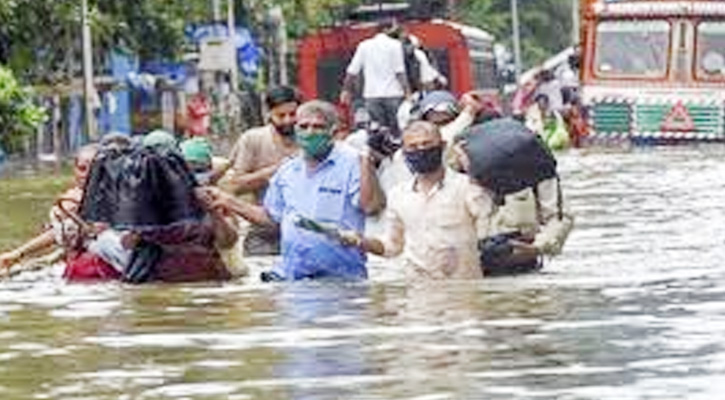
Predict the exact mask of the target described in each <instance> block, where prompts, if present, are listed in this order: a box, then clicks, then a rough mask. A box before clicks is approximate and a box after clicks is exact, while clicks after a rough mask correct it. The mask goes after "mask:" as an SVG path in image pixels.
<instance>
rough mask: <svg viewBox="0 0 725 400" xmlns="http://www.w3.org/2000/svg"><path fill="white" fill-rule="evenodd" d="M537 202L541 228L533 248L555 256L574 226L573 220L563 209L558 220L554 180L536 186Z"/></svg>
mask: <svg viewBox="0 0 725 400" xmlns="http://www.w3.org/2000/svg"><path fill="white" fill-rule="evenodd" d="M537 191H538V193H537V199H536V200H537V201H538V203H539V206H538V208H539V217H540V220H541V228H540V229H539V232H538V233H537V234H536V237H535V238H534V246H536V248H538V249H539V250H540V251H541V252H542V253H543V254H547V255H556V254H559V253H560V252H561V248H562V247H563V246H564V242H565V241H566V238H567V237H568V236H569V232H570V231H571V229H572V227H573V225H574V218H573V217H572V216H571V214H570V213H569V212H568V211H567V210H566V209H565V208H564V206H563V203H564V200H563V199H561V204H562V210H561V214H562V215H561V217H562V218H559V195H560V193H559V189H558V182H557V179H556V178H553V179H548V180H545V181H543V182H540V183H539V185H538V186H537Z"/></svg>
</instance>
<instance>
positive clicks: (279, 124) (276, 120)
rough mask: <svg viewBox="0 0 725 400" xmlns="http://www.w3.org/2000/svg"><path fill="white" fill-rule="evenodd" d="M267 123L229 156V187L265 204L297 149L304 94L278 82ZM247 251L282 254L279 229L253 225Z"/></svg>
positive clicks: (268, 100)
mask: <svg viewBox="0 0 725 400" xmlns="http://www.w3.org/2000/svg"><path fill="white" fill-rule="evenodd" d="M265 102H266V106H267V113H268V114H267V118H268V121H269V123H268V124H267V125H265V126H262V127H258V128H252V129H250V130H248V131H246V132H244V133H243V134H242V135H241V136H240V137H239V140H238V141H237V143H236V144H235V145H234V147H233V149H232V152H231V155H230V157H229V159H230V160H231V162H232V173H231V179H229V182H228V184H227V185H226V187H225V188H226V189H227V190H228V191H230V192H232V193H233V194H235V195H241V194H245V193H251V194H252V195H253V196H254V201H255V203H257V204H261V202H262V199H263V198H264V193H265V190H266V188H267V185H268V184H269V179H270V178H271V177H272V175H274V173H275V172H277V169H278V168H279V167H280V165H282V163H283V162H284V161H285V160H287V159H288V158H290V157H291V156H293V155H294V154H296V153H297V151H298V150H299V147H298V146H297V144H296V143H295V136H294V133H295V130H294V128H295V112H296V111H297V107H298V106H299V105H300V97H299V95H298V94H297V91H296V90H295V89H294V88H291V87H289V86H278V87H274V88H272V89H270V90H269V91H268V92H267V95H266V100H265ZM244 252H245V254H247V255H275V254H279V232H278V231H277V230H276V229H274V228H270V227H267V226H252V227H251V228H250V230H249V233H248V234H247V237H246V239H245V241H244Z"/></svg>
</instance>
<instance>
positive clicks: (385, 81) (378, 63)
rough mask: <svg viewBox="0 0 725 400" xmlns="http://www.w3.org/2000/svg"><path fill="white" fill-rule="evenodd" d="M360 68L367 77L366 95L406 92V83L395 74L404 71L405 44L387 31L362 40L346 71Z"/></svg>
mask: <svg viewBox="0 0 725 400" xmlns="http://www.w3.org/2000/svg"><path fill="white" fill-rule="evenodd" d="M361 71H362V74H363V77H364V79H365V85H364V87H363V97H364V98H366V99H373V98H390V97H403V96H404V95H405V91H404V90H403V86H402V85H401V84H400V82H399V81H398V78H397V77H396V74H405V62H404V61H403V45H402V43H400V41H399V40H396V39H393V38H391V37H390V36H388V35H386V34H384V33H378V34H377V35H375V36H373V37H372V38H370V39H366V40H363V41H362V42H360V44H359V45H358V46H357V49H356V50H355V55H354V56H353V57H352V60H351V61H350V65H348V67H347V73H348V74H350V75H359V74H360V72H361Z"/></svg>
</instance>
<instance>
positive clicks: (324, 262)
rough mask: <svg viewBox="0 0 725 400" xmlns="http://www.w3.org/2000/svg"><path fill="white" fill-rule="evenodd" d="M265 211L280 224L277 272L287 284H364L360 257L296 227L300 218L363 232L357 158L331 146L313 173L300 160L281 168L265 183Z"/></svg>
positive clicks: (348, 152)
mask: <svg viewBox="0 0 725 400" xmlns="http://www.w3.org/2000/svg"><path fill="white" fill-rule="evenodd" d="M264 208H265V209H266V210H267V213H268V214H269V216H270V217H271V218H272V219H273V220H274V221H276V222H277V223H279V224H280V229H281V236H282V240H281V242H282V243H281V245H282V262H281V264H280V265H278V266H277V268H276V271H275V272H277V273H278V274H280V275H282V276H283V277H284V278H285V279H288V280H298V279H305V278H313V279H314V278H322V277H331V278H343V279H365V278H367V270H366V269H365V260H366V259H365V254H364V253H363V252H362V251H361V250H360V249H358V248H354V247H345V246H343V245H341V244H340V243H339V242H337V241H335V240H331V239H329V238H327V237H326V236H324V235H321V234H319V233H315V232H310V231H308V230H304V229H302V228H299V227H298V226H296V225H295V218H296V217H297V216H302V217H306V218H310V219H312V220H314V221H317V222H323V223H327V224H331V225H335V226H337V227H338V228H340V229H346V230H355V231H357V232H361V233H362V232H363V231H364V229H365V215H364V213H363V212H362V210H361V209H360V158H359V156H358V155H357V153H355V152H354V151H351V150H349V149H347V148H343V147H341V146H337V145H336V146H335V147H334V148H333V149H332V151H331V152H330V155H329V156H328V157H327V158H326V159H325V160H324V161H322V162H321V163H320V164H318V165H317V167H316V168H315V169H314V170H311V169H309V167H308V165H307V163H306V161H305V160H304V158H303V157H302V156H301V155H300V156H297V157H295V158H294V159H292V160H290V161H288V162H287V163H285V164H283V165H282V166H281V167H280V168H279V170H277V173H275V174H274V176H273V177H272V179H271V180H270V182H269V187H268V188H267V193H266V194H265V196H264Z"/></svg>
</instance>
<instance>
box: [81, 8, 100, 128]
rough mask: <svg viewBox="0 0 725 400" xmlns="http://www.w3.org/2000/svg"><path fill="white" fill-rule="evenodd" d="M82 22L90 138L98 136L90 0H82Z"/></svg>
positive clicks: (85, 101)
mask: <svg viewBox="0 0 725 400" xmlns="http://www.w3.org/2000/svg"><path fill="white" fill-rule="evenodd" d="M81 24H82V25H83V29H82V34H81V36H82V40H83V104H84V107H83V113H84V114H85V119H84V120H85V128H86V133H87V134H88V138H89V139H91V140H95V139H97V138H98V135H97V133H96V125H95V121H94V115H93V90H94V89H93V46H92V44H91V24H90V21H89V17H88V0H81Z"/></svg>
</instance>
